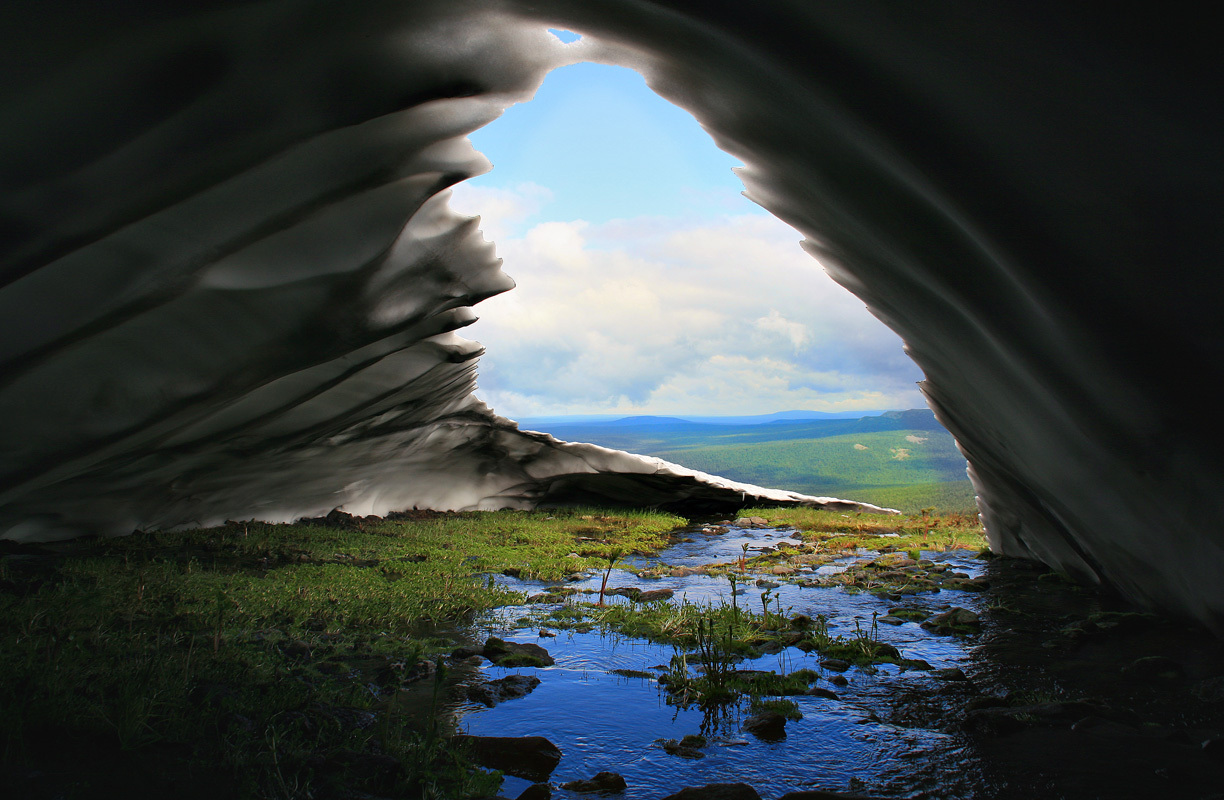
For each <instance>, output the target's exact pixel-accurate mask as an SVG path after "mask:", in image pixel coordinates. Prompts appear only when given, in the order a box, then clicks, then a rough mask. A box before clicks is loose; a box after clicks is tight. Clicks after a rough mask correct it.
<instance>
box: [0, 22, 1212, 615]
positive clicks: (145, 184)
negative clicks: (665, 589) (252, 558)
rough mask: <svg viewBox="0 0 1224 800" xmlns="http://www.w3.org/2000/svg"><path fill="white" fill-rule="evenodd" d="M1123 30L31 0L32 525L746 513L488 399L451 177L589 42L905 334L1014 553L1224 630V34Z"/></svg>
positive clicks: (19, 515)
mask: <svg viewBox="0 0 1224 800" xmlns="http://www.w3.org/2000/svg"><path fill="white" fill-rule="evenodd" d="M1135 8H1141V7H1135ZM1128 9H1129V7H1128V8H1117V9H1113V10H1112V11H1111V14H1110V15H1109V16H1104V17H1102V16H1100V15H1094V14H1093V13H1092V12H1091V11H1090V10H1088V9H1086V8H1085V9H1081V8H1079V7H1077V6H1076V5H1075V4H1066V3H1048V4H1046V3H1039V2H1038V3H1034V2H1032V1H1031V0H1027V1H1026V2H1023V3H1020V2H996V3H991V4H988V5H984V4H981V3H978V2H972V1H971V0H937V1H936V2H931V3H922V4H904V3H890V2H876V1H875V0H854V2H830V3H824V2H822V3H812V2H784V1H782V0H757V2H754V3H752V4H747V3H692V4H689V3H682V2H676V1H674V0H673V1H672V2H639V1H635V0H533V1H532V2H528V0H522V1H521V2H515V0H505V2H463V0H446V2H430V1H426V0H412V2H406V1H405V0H398V1H397V2H389V1H388V0H343V2H340V1H339V0H336V1H334V2H330V1H326V0H315V1H313V2H308V1H307V0H278V1H276V2H251V3H238V2H224V1H223V0H196V2H191V3H174V4H169V3H158V2H148V3H141V2H130V3H123V4H117V3H116V4H111V3H93V2H67V1H66V0H63V1H58V2H57V1H53V0H9V2H7V3H5V4H4V5H3V7H2V8H0V43H2V44H3V47H0V65H2V66H0V74H3V75H4V76H5V79H4V80H3V82H0V186H2V187H3V191H2V194H0V243H2V244H3V250H2V253H3V254H2V255H0V276H2V277H0V281H2V288H0V326H3V333H0V348H3V354H2V355H0V359H3V362H2V363H3V367H2V371H0V425H3V426H4V433H3V439H2V440H0V441H2V445H0V446H2V448H3V451H2V453H3V454H2V456H0V470H2V473H3V478H2V479H0V531H3V533H2V534H0V535H2V536H3V537H6V538H16V539H31V538H54V537H60V536H67V535H75V534H79V533H83V532H101V533H116V532H128V531H131V530H132V529H133V528H147V527H155V526H173V525H186V524H196V523H208V522H215V521H219V520H223V519H225V518H227V517H228V518H247V517H252V516H257V517H263V518H288V517H293V516H298V515H302V514H313V513H320V512H325V511H327V510H329V509H331V508H333V507H336V506H343V507H344V508H345V509H346V510H350V511H353V512H355V513H366V512H381V511H386V510H389V509H393V508H404V507H410V506H413V505H419V506H434V507H491V506H496V505H530V504H532V503H535V502H538V501H540V500H548V499H568V498H592V499H597V498H606V499H624V500H640V501H647V502H672V501H676V500H677V499H678V498H679V499H688V500H705V501H709V502H718V501H721V500H726V498H727V497H728V496H730V495H738V494H739V493H740V492H745V491H751V490H749V489H746V488H744V487H735V486H727V485H720V483H719V481H717V480H714V479H707V478H704V477H702V476H694V475H685V474H683V473H682V472H679V471H676V470H673V469H671V468H669V467H667V466H665V465H661V464H659V463H658V462H654V461H651V460H642V459H638V458H636V457H633V456H628V455H626V454H619V453H615V452H613V451H606V450H601V449H598V448H591V447H589V446H581V445H566V444H563V443H558V442H555V441H553V440H551V439H549V438H548V437H543V436H539V435H532V434H527V433H523V432H520V431H518V430H517V428H516V427H515V426H514V425H513V423H511V422H509V421H508V420H505V419H502V418H500V417H497V416H496V415H494V414H493V413H492V412H491V411H490V410H489V409H488V408H486V407H485V406H484V405H483V404H482V403H480V402H479V400H477V399H476V398H475V397H474V396H473V395H472V389H473V385H474V380H475V365H476V357H477V356H478V355H479V352H480V347H479V345H477V344H476V343H474V342H470V341H467V340H464V339H462V338H460V337H459V336H458V335H457V334H456V333H455V331H456V330H458V329H460V328H462V327H463V326H465V325H467V324H469V323H470V322H471V321H472V320H473V319H474V314H473V311H472V310H471V306H472V305H473V304H475V303H477V302H478V301H480V300H481V299H483V298H486V297H488V296H490V295H492V294H494V293H497V292H501V291H505V290H507V289H509V288H510V287H511V283H510V281H509V280H508V279H507V278H506V276H505V275H504V273H502V272H501V269H500V264H499V261H498V259H497V258H496V255H495V253H494V250H493V245H492V244H489V243H487V242H485V241H484V239H483V237H482V236H481V235H480V233H479V231H478V229H477V228H478V223H477V222H475V221H474V220H471V219H468V218H464V217H461V216H459V215H456V214H455V213H453V212H451V211H450V210H449V209H448V208H447V192H446V189H447V187H448V186H451V185H453V184H454V183H456V182H458V181H461V180H463V179H465V178H467V177H470V176H471V175H473V174H475V173H478V172H480V171H482V170H484V169H486V168H487V162H486V161H485V160H484V159H483V157H482V156H480V155H479V154H477V153H476V152H474V151H473V150H472V149H471V147H470V145H468V144H467V142H466V141H465V136H466V135H467V134H468V133H469V132H471V131H472V130H474V129H475V128H477V127H479V126H481V125H484V124H486V123H487V122H489V121H490V120H492V119H494V118H495V117H496V116H497V115H498V114H499V113H500V111H501V109H502V108H504V107H505V106H507V105H508V104H510V103H512V102H515V101H521V100H524V99H526V98H528V97H530V95H531V93H532V92H533V90H534V88H535V87H536V86H537V85H538V84H539V82H540V81H541V80H542V78H543V75H544V74H546V72H547V71H548V70H549V69H551V68H553V67H555V66H558V65H561V64H565V63H570V62H573V61H577V60H591V61H600V62H604V63H616V64H621V65H625V66H631V67H633V68H635V69H638V70H639V71H641V72H642V73H643V74H644V75H645V76H646V77H647V79H648V81H649V82H650V84H651V86H652V87H653V88H654V89H655V90H656V91H658V92H659V93H660V94H661V95H663V96H664V97H666V98H667V99H669V100H671V101H673V102H675V103H677V104H679V105H681V106H683V107H684V108H686V109H688V110H689V111H691V112H692V113H693V114H694V115H695V116H696V117H697V118H698V119H699V120H700V121H701V122H702V124H703V125H705V126H706V127H707V129H708V130H710V131H711V133H712V134H713V135H714V136H715V139H716V141H717V142H718V143H719V145H720V146H721V147H723V148H724V149H725V150H727V151H728V152H730V153H732V154H733V155H735V156H736V157H738V158H740V159H741V160H742V161H743V162H744V163H745V164H747V165H748V166H747V169H746V170H745V172H744V174H743V178H744V180H745V182H746V184H747V186H748V188H749V192H750V193H751V195H752V197H753V198H754V199H755V200H756V201H757V202H759V203H761V204H762V205H764V206H765V207H767V208H768V209H769V210H770V211H772V212H773V213H774V214H776V215H777V216H779V217H780V218H782V219H783V220H784V221H786V222H788V223H790V224H791V225H793V226H794V227H796V228H797V229H799V230H800V231H803V232H804V234H805V235H806V236H807V237H808V238H807V241H806V243H805V247H806V248H807V249H808V250H809V251H810V252H812V253H813V254H815V255H817V256H818V257H819V258H820V260H821V262H822V263H824V264H825V265H826V266H827V267H829V268H830V269H831V271H833V272H834V274H835V276H836V277H837V278H838V280H840V281H841V282H842V283H843V284H844V285H846V286H847V287H848V288H850V289H851V290H852V291H853V292H855V293H856V294H857V295H858V296H859V297H861V298H862V299H863V300H864V301H865V302H867V304H868V305H869V306H870V307H871V308H872V309H873V311H874V312H875V313H876V314H877V315H878V316H879V317H880V318H881V319H883V320H884V321H885V322H886V323H887V324H888V325H890V326H891V327H892V328H893V329H895V330H896V331H897V332H898V333H899V334H900V335H901V336H902V337H903V338H904V340H905V341H906V342H907V345H908V348H909V352H910V354H911V355H912V357H913V358H914V359H915V361H917V362H918V364H919V365H920V366H921V367H922V369H923V370H924V372H925V374H926V376H927V380H926V382H925V386H924V391H925V392H926V394H927V397H928V398H929V401H930V403H931V406H932V407H933V408H934V409H935V411H936V413H937V414H939V416H940V418H941V419H942V420H943V422H944V423H945V424H946V425H947V426H948V428H949V429H950V430H952V432H953V433H954V434H955V435H956V437H957V439H958V441H959V442H960V444H961V446H962V448H963V450H964V451H965V454H966V456H967V457H968V458H969V460H970V462H971V465H972V473H973V474H972V477H973V479H974V482H975V484H976V485H977V487H978V491H979V494H980V503H981V507H982V509H983V517H984V520H985V522H986V524H987V526H988V529H989V532H990V536H991V541H992V544H993V546H994V547H995V548H996V549H997V550H1000V551H1002V552H1005V553H1011V554H1016V555H1026V556H1031V557H1036V558H1039V559H1041V560H1043V561H1045V562H1047V563H1049V564H1051V565H1054V566H1056V567H1058V568H1060V569H1063V570H1066V571H1068V572H1072V573H1075V574H1078V575H1081V576H1085V577H1088V578H1091V579H1095V580H1100V581H1104V582H1107V583H1110V584H1112V585H1114V586H1116V587H1118V588H1119V589H1120V590H1121V591H1123V592H1124V593H1126V594H1128V595H1130V596H1131V597H1133V598H1136V599H1138V600H1141V601H1144V602H1147V603H1150V604H1153V605H1158V606H1163V607H1166V608H1171V609H1175V610H1178V611H1180V612H1182V613H1186V614H1189V615H1192V616H1196V617H1198V618H1200V619H1202V620H1205V621H1208V622H1211V623H1213V624H1217V625H1219V623H1220V621H1221V619H1224V617H1222V612H1224V580H1220V576H1221V575H1222V574H1224V569H1222V568H1224V553H1222V551H1221V548H1220V536H1219V534H1218V533H1217V531H1216V528H1217V527H1218V520H1219V519H1220V518H1221V511H1224V509H1222V508H1221V506H1222V505H1224V491H1222V490H1224V480H1222V475H1224V472H1222V470H1221V469H1220V467H1219V465H1218V462H1219V459H1220V457H1221V456H1220V454H1221V452H1222V450H1221V448H1220V446H1219V445H1220V442H1219V439H1220V438H1221V437H1220V435H1219V433H1218V432H1217V428H1216V426H1215V424H1214V413H1213V412H1215V409H1216V407H1217V406H1218V401H1217V397H1218V395H1217V392H1218V389H1216V388H1215V387H1216V386H1218V383H1219V382H1218V381H1217V380H1214V379H1212V377H1211V376H1212V375H1216V376H1217V378H1218V377H1219V375H1220V374H1221V372H1222V371H1224V370H1222V369H1221V368H1222V367H1224V330H1222V326H1221V322H1220V312H1219V309H1220V308H1221V299H1224V298H1222V297H1221V295H1222V291H1221V290H1222V288H1224V287H1222V286H1221V282H1222V281H1221V271H1220V270H1219V268H1218V263H1217V260H1218V257H1219V253H1220V252H1221V248H1220V244H1221V241H1220V239H1221V226H1220V219H1221V210H1222V206H1224V203H1222V202H1221V199H1222V198H1221V195H1222V194H1224V180H1222V178H1224V170H1222V169H1221V166H1222V164H1221V161H1222V158H1224V156H1222V152H1224V148H1221V146H1220V143H1221V142H1224V135H1222V134H1224V130H1222V129H1224V124H1222V123H1224V119H1222V117H1224V111H1222V106H1221V104H1220V103H1219V97H1220V93H1219V89H1220V87H1219V79H1218V69H1217V67H1216V63H1215V62H1216V50H1215V43H1214V41H1212V40H1211V37H1210V32H1211V26H1207V25H1196V24H1195V23H1194V21H1193V20H1184V19H1176V18H1173V16H1174V15H1167V17H1160V16H1158V15H1157V14H1156V13H1155V12H1151V13H1145V12H1143V11H1133V10H1128ZM548 27H553V28H566V29H570V30H574V31H578V32H580V33H582V34H584V36H583V39H582V40H580V42H578V43H575V44H573V45H563V44H562V43H561V42H559V41H558V40H557V39H555V38H554V37H552V36H551V35H550V34H548V33H547V32H546V30H545V29H546V28H548ZM814 266H815V265H814ZM778 499H781V498H778Z"/></svg>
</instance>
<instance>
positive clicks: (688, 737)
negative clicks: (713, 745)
mask: <svg viewBox="0 0 1224 800" xmlns="http://www.w3.org/2000/svg"><path fill="white" fill-rule="evenodd" d="M680 744H681V745H683V746H684V747H705V746H706V745H707V744H709V741H708V740H707V739H706V737H704V736H702V735H700V734H697V733H686V734H685V735H684V738H683V739H681V740H680Z"/></svg>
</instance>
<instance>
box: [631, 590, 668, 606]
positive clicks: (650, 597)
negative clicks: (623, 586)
mask: <svg viewBox="0 0 1224 800" xmlns="http://www.w3.org/2000/svg"><path fill="white" fill-rule="evenodd" d="M674 594H675V592H674V591H672V590H671V589H652V590H651V591H649V592H642V593H641V594H640V595H638V598H637V599H638V602H639V603H657V602H658V601H660V600H667V599H668V598H670V597H671V596H672V595H674Z"/></svg>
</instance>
